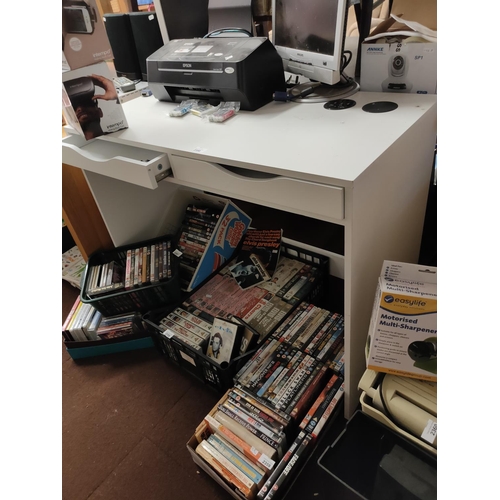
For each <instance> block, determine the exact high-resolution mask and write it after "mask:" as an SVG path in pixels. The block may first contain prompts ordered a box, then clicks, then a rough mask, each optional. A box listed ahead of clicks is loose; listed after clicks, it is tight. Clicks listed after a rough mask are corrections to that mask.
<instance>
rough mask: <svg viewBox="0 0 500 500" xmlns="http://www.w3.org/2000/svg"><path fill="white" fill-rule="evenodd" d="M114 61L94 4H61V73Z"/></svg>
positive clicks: (74, 0) (72, 0)
mask: <svg viewBox="0 0 500 500" xmlns="http://www.w3.org/2000/svg"><path fill="white" fill-rule="evenodd" d="M111 59H113V52H112V50H111V45H110V43H109V39H108V35H107V33H106V28H105V27H104V23H103V21H102V17H101V15H100V13H99V9H98V8H97V4H96V0H63V2H62V71H63V72H64V71H70V70H74V69H78V68H83V67H85V66H91V65H92V64H96V63H98V62H101V61H108V60H111Z"/></svg>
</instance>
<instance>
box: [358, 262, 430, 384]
mask: <svg viewBox="0 0 500 500" xmlns="http://www.w3.org/2000/svg"><path fill="white" fill-rule="evenodd" d="M366 366H367V368H369V369H371V370H375V371H379V372H385V373H392V374H395V375H402V376H405V377H413V378H418V379H422V380H429V381H434V382H436V381H437V268H436V267H430V266H420V265H417V264H407V263H402V262H394V261H387V260H386V261H384V264H383V266H382V272H381V274H380V277H379V279H378V286H377V291H376V293H375V301H374V304H373V311H372V317H371V321H370V326H369V331H368V338H367V343H366Z"/></svg>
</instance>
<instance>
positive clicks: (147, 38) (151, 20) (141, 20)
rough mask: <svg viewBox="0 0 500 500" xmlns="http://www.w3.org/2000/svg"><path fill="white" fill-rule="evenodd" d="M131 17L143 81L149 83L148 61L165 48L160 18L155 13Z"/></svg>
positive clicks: (131, 14)
mask: <svg viewBox="0 0 500 500" xmlns="http://www.w3.org/2000/svg"><path fill="white" fill-rule="evenodd" d="M129 16H130V25H131V27H132V34H133V35H134V42H135V49H136V52H137V57H138V58H139V65H140V68H141V73H142V79H143V80H144V81H147V79H148V75H147V69H146V59H147V58H148V57H149V56H150V55H151V54H152V53H153V52H156V51H157V50H158V49H159V48H160V47H163V38H162V36H161V31H160V25H159V24H158V17H157V15H156V13H155V12H131V13H130V14H129Z"/></svg>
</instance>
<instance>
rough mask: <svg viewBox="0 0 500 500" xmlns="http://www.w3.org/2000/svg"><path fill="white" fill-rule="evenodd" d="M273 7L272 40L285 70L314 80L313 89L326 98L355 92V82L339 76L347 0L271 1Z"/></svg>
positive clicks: (341, 66) (342, 64) (340, 73)
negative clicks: (314, 86) (314, 85)
mask: <svg viewBox="0 0 500 500" xmlns="http://www.w3.org/2000/svg"><path fill="white" fill-rule="evenodd" d="M272 6H273V29H272V41H273V44H274V46H275V47H276V50H277V51H278V54H279V55H280V56H281V58H282V59H283V66H284V70H285V71H288V72H289V73H292V74H295V75H300V76H303V77H306V78H308V79H309V80H310V81H311V82H315V83H317V84H318V87H317V89H316V90H315V92H316V91H319V89H320V87H321V90H322V92H321V94H322V95H323V94H324V95H325V96H326V97H325V99H326V100H328V99H330V98H334V97H335V96H338V95H342V96H344V95H345V94H346V93H349V90H350V89H352V90H351V91H350V94H352V93H353V92H355V91H356V90H357V88H356V85H355V82H351V81H350V80H348V79H347V78H344V77H343V76H342V70H343V68H344V65H345V58H344V41H345V28H346V23H347V10H348V0H309V1H308V2H304V1H303V0H272ZM319 84H323V85H321V86H320V85H319ZM358 88H359V87H358Z"/></svg>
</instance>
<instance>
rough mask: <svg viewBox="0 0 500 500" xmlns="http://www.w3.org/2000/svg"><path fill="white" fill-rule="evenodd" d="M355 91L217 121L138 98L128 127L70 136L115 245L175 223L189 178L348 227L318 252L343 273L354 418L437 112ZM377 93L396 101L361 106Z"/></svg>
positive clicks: (427, 162) (423, 191) (412, 239)
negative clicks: (339, 246)
mask: <svg viewBox="0 0 500 500" xmlns="http://www.w3.org/2000/svg"><path fill="white" fill-rule="evenodd" d="M352 99H354V100H355V101H356V103H357V104H356V106H355V107H353V108H350V109H347V110H342V111H329V110H326V109H324V108H323V105H322V104H298V103H278V102H272V103H269V104H268V105H266V106H264V107H263V108H261V109H259V110H257V111H253V112H240V113H238V114H237V115H236V116H234V117H232V118H231V119H229V120H228V121H226V122H224V123H222V124H218V123H207V122H204V121H203V120H202V119H200V118H198V117H196V116H194V115H187V116H184V117H183V118H171V117H169V116H168V112H169V111H170V110H171V109H173V107H174V106H175V105H174V104H172V103H166V102H159V101H158V100H156V99H155V97H154V96H151V97H139V98H137V99H134V100H132V101H130V102H127V103H126V104H125V105H124V110H125V114H126V117H127V120H128V125H129V128H128V129H126V130H122V131H119V132H116V133H114V134H112V135H109V136H104V137H101V138H99V139H96V140H94V141H92V142H90V143H88V144H87V143H85V142H84V141H81V140H80V138H79V137H77V136H70V137H68V138H65V139H63V144H65V145H64V147H63V156H62V159H63V163H66V164H68V165H72V166H76V167H79V168H82V169H83V170H84V172H85V176H86V178H87V181H88V184H89V186H90V189H91V191H92V193H93V195H94V198H95V201H96V203H97V205H98V207H99V210H100V212H101V214H102V217H103V220H104V222H105V224H106V226H107V228H108V231H109V234H110V236H111V238H112V240H113V242H114V244H115V245H116V246H120V245H124V244H128V243H133V242H134V241H140V240H143V239H147V238H152V237H155V236H158V235H160V234H163V233H166V232H169V231H171V230H174V229H176V227H175V225H176V224H178V223H179V217H181V216H182V214H181V213H180V212H181V211H182V210H183V209H184V208H185V207H181V208H179V207H178V206H177V205H178V204H179V203H178V201H177V198H176V196H177V193H179V192H181V191H182V189H181V187H185V186H187V187H189V188H194V189H196V190H202V191H207V192H210V193H215V194H218V195H222V196H225V197H233V198H235V199H239V200H245V201H249V202H253V203H256V204H258V205H261V206H265V207H271V208H275V209H280V210H283V211H285V212H289V213H292V214H300V215H304V216H307V217H310V218H312V219H314V220H315V219H318V220H322V221H327V222H328V223H330V224H331V226H328V227H332V228H334V227H335V228H337V229H338V228H339V227H340V228H342V231H343V233H344V251H343V252H338V253H333V252H331V251H325V250H322V249H319V250H318V251H319V252H320V253H324V254H325V255H328V256H329V258H330V273H331V275H333V276H336V277H339V278H341V279H342V280H343V283H344V286H343V288H344V311H343V313H344V317H345V363H346V364H345V379H346V398H345V403H346V404H345V416H346V417H349V416H350V415H351V414H352V413H353V411H354V409H355V407H356V405H357V404H358V397H359V393H358V389H357V384H358V381H359V379H360V377H361V375H362V373H363V371H364V368H365V358H364V356H365V354H364V345H365V340H366V335H367V329H368V324H369V320H370V315H371V309H372V304H373V299H374V292H375V287H376V281H377V277H378V275H379V273H380V270H381V266H382V262H383V260H384V259H389V260H396V261H404V262H417V259H418V254H419V249H420V240H421V235H422V227H423V220H424V214H425V207H426V200H427V193H428V187H429V180H430V175H431V171H432V163H433V154H434V147H435V144H436V121H437V120H436V108H437V103H436V100H437V99H436V96H433V95H417V94H383V93H365V92H359V93H357V94H355V95H354V96H353V97H352ZM374 101H393V102H396V103H397V104H398V108H397V109H396V110H395V111H392V112H389V113H379V114H371V113H366V112H364V111H363V110H362V106H363V105H364V104H367V103H370V102H374ZM170 168H171V169H172V175H170V176H168V177H166V178H164V179H163V180H159V177H157V176H158V175H159V174H161V173H162V172H169V171H170V170H169V169H170ZM284 236H285V237H286V234H285V235H284ZM342 253H343V255H342Z"/></svg>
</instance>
